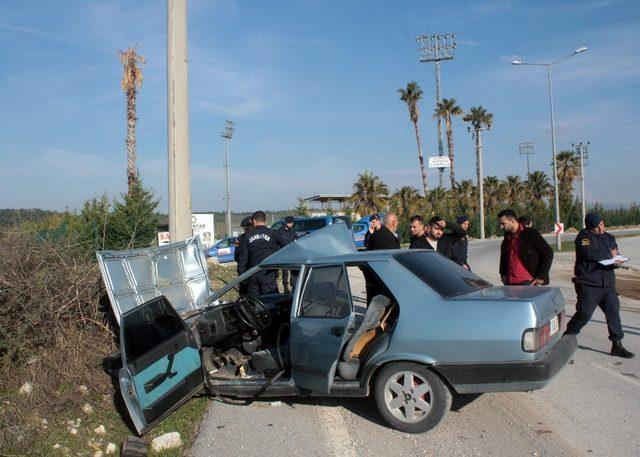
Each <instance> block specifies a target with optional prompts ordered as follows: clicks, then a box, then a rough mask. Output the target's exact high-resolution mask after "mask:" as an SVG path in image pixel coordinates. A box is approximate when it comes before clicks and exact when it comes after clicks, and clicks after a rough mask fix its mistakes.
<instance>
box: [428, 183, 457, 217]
mask: <svg viewBox="0 0 640 457" xmlns="http://www.w3.org/2000/svg"><path fill="white" fill-rule="evenodd" d="M450 197H451V192H450V191H448V190H445V189H442V188H440V187H436V188H435V189H433V190H432V191H431V192H429V195H427V204H428V205H429V207H428V208H427V209H426V211H425V214H427V215H430V216H435V215H438V216H441V217H450V216H451V214H450V213H451V208H450V201H451V199H450Z"/></svg>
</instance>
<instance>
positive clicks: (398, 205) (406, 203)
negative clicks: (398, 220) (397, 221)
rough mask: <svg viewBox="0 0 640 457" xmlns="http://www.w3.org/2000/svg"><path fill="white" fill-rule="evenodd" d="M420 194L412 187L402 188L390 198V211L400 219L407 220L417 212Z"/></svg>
mask: <svg viewBox="0 0 640 457" xmlns="http://www.w3.org/2000/svg"><path fill="white" fill-rule="evenodd" d="M421 200H422V198H421V196H420V192H419V191H418V189H416V188H415V187H413V186H402V187H401V188H400V189H398V190H396V191H395V192H394V193H393V195H392V196H391V204H390V206H391V210H392V211H393V212H395V213H396V214H397V215H398V216H400V217H402V218H405V219H406V218H409V217H411V216H412V215H413V214H416V213H417V212H418V207H419V205H420V201H421Z"/></svg>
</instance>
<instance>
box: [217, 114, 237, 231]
mask: <svg viewBox="0 0 640 457" xmlns="http://www.w3.org/2000/svg"><path fill="white" fill-rule="evenodd" d="M235 129H236V127H235V124H234V123H233V121H229V120H227V121H226V123H225V126H224V132H222V133H221V134H220V136H221V137H222V138H224V140H225V143H224V174H225V181H226V186H227V197H226V200H227V236H231V180H230V178H229V141H231V138H233V131H234V130H235Z"/></svg>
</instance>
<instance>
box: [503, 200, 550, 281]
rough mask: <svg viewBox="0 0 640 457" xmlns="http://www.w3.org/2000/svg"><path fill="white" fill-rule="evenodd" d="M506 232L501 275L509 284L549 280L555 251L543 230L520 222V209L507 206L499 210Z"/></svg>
mask: <svg viewBox="0 0 640 457" xmlns="http://www.w3.org/2000/svg"><path fill="white" fill-rule="evenodd" d="M498 222H499V223H500V228H501V229H502V230H503V232H504V240H503V241H502V245H501V246H500V277H501V278H502V283H503V284H504V285H506V286H539V285H541V284H549V270H551V263H552V262H553V251H552V250H551V246H549V243H547V242H546V241H545V240H544V238H542V235H540V233H539V232H538V231H537V230H536V229H534V228H531V227H525V226H524V225H522V224H521V223H519V222H518V218H517V217H516V213H514V212H513V211H512V210H510V209H505V210H504V211H500V212H499V213H498Z"/></svg>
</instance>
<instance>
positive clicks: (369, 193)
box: [350, 171, 389, 215]
mask: <svg viewBox="0 0 640 457" xmlns="http://www.w3.org/2000/svg"><path fill="white" fill-rule="evenodd" d="M387 195H389V188H388V187H387V185H386V184H385V183H384V182H382V180H381V179H380V178H379V177H378V176H376V175H374V174H373V173H371V172H370V171H365V172H364V173H362V174H359V175H358V180H357V181H356V182H355V183H354V184H353V194H352V195H351V198H350V203H351V204H352V205H353V210H354V211H355V212H356V213H358V214H360V215H365V214H371V213H377V212H379V211H381V210H382V209H384V208H385V207H386V206H387V202H386V198H385V197H386V196H387Z"/></svg>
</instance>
